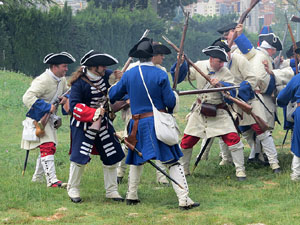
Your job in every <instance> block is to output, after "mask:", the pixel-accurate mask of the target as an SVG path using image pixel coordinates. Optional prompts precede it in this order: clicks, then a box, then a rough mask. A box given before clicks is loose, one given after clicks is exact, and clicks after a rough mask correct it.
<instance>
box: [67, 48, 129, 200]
mask: <svg viewBox="0 0 300 225" xmlns="http://www.w3.org/2000/svg"><path fill="white" fill-rule="evenodd" d="M116 63H118V61H117V60H116V59H115V58H114V57H112V56H110V55H109V54H104V53H100V52H97V51H94V50H91V51H89V52H88V53H86V54H85V55H84V56H83V58H82V59H81V61H80V64H81V65H82V67H80V68H79V69H78V70H77V71H76V72H74V73H73V76H72V78H71V81H70V85H71V94H70V110H71V112H72V116H71V121H70V126H71V149H70V152H71V156H70V161H71V164H70V175H69V181H68V187H67V190H68V195H69V197H70V199H71V201H72V202H75V203H78V202H80V201H81V197H80V192H79V186H80V179H81V176H82V173H83V171H84V167H85V165H86V164H87V163H88V162H89V161H90V160H91V154H97V155H100V159H101V161H102V162H103V174H104V186H105V190H106V198H108V199H112V200H114V201H123V200H124V199H123V198H122V197H121V196H120V194H119V192H118V185H117V163H118V162H120V161H121V160H122V159H123V158H124V153H123V150H122V148H121V145H120V143H119V142H118V141H117V140H116V139H115V136H114V133H115V130H114V128H113V124H112V121H111V119H112V118H110V108H109V106H108V98H107V93H108V88H109V87H110V86H111V83H110V82H113V81H114V80H118V79H119V78H120V71H115V72H112V71H111V70H108V69H107V68H106V67H107V66H110V65H114V64H116ZM97 120H101V127H100V129H99V131H97V132H96V131H94V130H92V129H91V125H92V124H93V122H95V121H97Z"/></svg>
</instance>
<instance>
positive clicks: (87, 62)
mask: <svg viewBox="0 0 300 225" xmlns="http://www.w3.org/2000/svg"><path fill="white" fill-rule="evenodd" d="M117 63H119V62H118V60H117V59H116V58H114V57H113V56H111V55H109V54H106V53H100V52H98V51H95V50H91V51H89V52H88V53H86V54H85V55H84V56H83V57H82V58H81V60H80V64H81V65H82V66H111V65H114V64H117Z"/></svg>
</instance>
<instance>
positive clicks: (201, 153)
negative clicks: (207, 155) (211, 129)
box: [191, 138, 211, 174]
mask: <svg viewBox="0 0 300 225" xmlns="http://www.w3.org/2000/svg"><path fill="white" fill-rule="evenodd" d="M210 141H211V138H208V139H206V142H205V144H204V146H203V148H202V149H201V152H200V154H199V155H198V156H197V159H196V162H195V164H194V167H193V170H192V172H191V174H193V173H194V171H195V169H196V167H197V166H198V163H199V162H200V160H201V158H202V155H203V154H204V152H205V150H206V148H207V146H208V144H209V142H210Z"/></svg>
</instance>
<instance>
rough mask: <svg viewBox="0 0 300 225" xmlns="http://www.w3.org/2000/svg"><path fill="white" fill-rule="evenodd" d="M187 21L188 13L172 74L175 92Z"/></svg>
mask: <svg viewBox="0 0 300 225" xmlns="http://www.w3.org/2000/svg"><path fill="white" fill-rule="evenodd" d="M188 21H189V13H187V15H185V22H184V27H183V32H182V37H181V41H180V46H179V51H178V52H179V53H178V57H177V64H176V68H175V74H174V82H173V89H174V90H176V87H177V82H178V75H179V67H180V65H181V58H182V55H183V45H184V40H185V36H186V32H187V28H188Z"/></svg>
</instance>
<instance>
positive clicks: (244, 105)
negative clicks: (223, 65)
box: [162, 36, 268, 131]
mask: <svg viewBox="0 0 300 225" xmlns="http://www.w3.org/2000/svg"><path fill="white" fill-rule="evenodd" d="M162 37H163V39H164V40H165V41H166V42H167V43H168V44H169V45H171V46H172V47H173V48H174V49H175V51H177V52H178V51H179V49H178V47H177V46H176V45H175V44H174V43H172V42H171V41H170V40H169V39H168V38H166V37H165V36H162ZM184 57H185V60H186V61H187V62H188V63H189V64H190V65H191V66H192V67H194V69H195V70H196V71H197V72H198V73H199V74H200V75H201V76H203V78H204V79H206V80H207V81H208V82H209V83H210V84H211V79H210V77H209V76H208V75H206V74H204V73H203V72H202V71H201V70H200V68H199V67H198V66H196V65H195V63H193V62H192V61H191V60H190V59H189V58H188V57H187V55H186V54H185V55H184ZM218 86H220V84H219V85H218ZM221 93H222V95H223V96H224V97H225V98H227V99H229V100H231V101H232V102H234V103H235V104H236V105H237V106H238V107H239V108H240V109H242V110H243V111H244V112H245V113H247V114H249V115H251V116H252V118H253V119H254V120H255V122H256V123H257V124H258V125H259V127H260V128H261V129H262V130H263V131H266V128H268V125H267V123H266V122H265V121H264V120H262V119H261V118H260V117H258V116H257V115H255V114H254V113H253V112H252V107H251V106H250V105H248V104H247V103H246V102H244V101H241V100H239V99H237V98H234V97H232V96H231V95H230V94H228V93H226V92H221Z"/></svg>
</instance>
